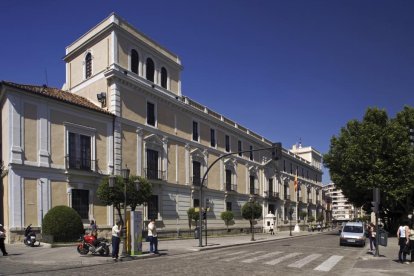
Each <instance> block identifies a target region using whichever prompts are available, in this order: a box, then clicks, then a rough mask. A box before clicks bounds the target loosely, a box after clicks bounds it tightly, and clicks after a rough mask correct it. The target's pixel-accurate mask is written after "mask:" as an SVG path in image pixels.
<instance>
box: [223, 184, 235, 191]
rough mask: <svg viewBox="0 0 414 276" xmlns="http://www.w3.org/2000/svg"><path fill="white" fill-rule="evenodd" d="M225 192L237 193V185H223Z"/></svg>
mask: <svg viewBox="0 0 414 276" xmlns="http://www.w3.org/2000/svg"><path fill="white" fill-rule="evenodd" d="M224 185H225V186H226V191H227V192H237V185H236V184H231V183H224Z"/></svg>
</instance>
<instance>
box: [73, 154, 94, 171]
mask: <svg viewBox="0 0 414 276" xmlns="http://www.w3.org/2000/svg"><path fill="white" fill-rule="evenodd" d="M95 167H96V161H95V160H91V159H90V158H89V159H88V158H80V157H76V156H71V155H67V156H66V168H67V169H70V170H73V169H74V170H83V171H94V169H95Z"/></svg>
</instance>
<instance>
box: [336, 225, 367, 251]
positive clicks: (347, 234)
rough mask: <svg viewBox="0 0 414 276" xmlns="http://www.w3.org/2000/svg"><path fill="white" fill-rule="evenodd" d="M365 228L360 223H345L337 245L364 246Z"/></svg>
mask: <svg viewBox="0 0 414 276" xmlns="http://www.w3.org/2000/svg"><path fill="white" fill-rule="evenodd" d="M365 239H366V236H365V226H364V223H362V222H347V223H346V224H345V225H344V226H343V227H342V231H341V235H340V237H339V245H340V246H342V245H350V244H351V245H359V246H365Z"/></svg>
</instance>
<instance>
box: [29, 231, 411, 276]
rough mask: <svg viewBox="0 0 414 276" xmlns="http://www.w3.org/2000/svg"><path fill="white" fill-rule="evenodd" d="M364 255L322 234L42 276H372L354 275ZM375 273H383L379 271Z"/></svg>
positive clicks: (48, 273) (103, 265) (69, 270)
mask: <svg viewBox="0 0 414 276" xmlns="http://www.w3.org/2000/svg"><path fill="white" fill-rule="evenodd" d="M363 258H367V249H366V248H361V247H340V246H339V244H338V236H337V235H331V234H322V235H312V236H304V237H297V238H294V239H285V240H274V241H270V242H266V243H260V244H247V245H243V246H237V247H229V248H223V249H214V250H208V251H201V252H191V253H184V252H183V253H181V254H178V253H177V254H171V255H164V256H161V257H159V258H151V259H143V260H136V261H130V262H118V263H112V264H101V265H98V266H89V267H81V268H75V269H65V270H56V271H48V272H43V273H42V275H61V276H64V275H86V274H95V273H97V271H99V275H136V274H137V275H295V276H296V275H307V276H311V275H353V276H355V275H367V274H366V271H364V269H363V268H357V270H358V273H356V274H355V273H354V272H356V270H354V267H355V266H356V265H357V264H360V262H363V261H367V260H364V259H363ZM361 269H362V270H361ZM413 269H414V266H413ZM394 272H395V271H394ZM29 275H30V274H29ZM33 275H34V274H33ZM372 275H379V274H378V273H377V272H376V273H375V274H372ZM382 275H396V274H394V273H392V274H382ZM398 275H410V274H401V273H399V274H398Z"/></svg>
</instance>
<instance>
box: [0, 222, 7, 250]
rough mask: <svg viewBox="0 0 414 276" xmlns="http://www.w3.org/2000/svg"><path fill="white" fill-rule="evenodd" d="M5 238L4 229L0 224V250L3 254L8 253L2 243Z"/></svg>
mask: <svg viewBox="0 0 414 276" xmlns="http://www.w3.org/2000/svg"><path fill="white" fill-rule="evenodd" d="M5 239H6V230H4V227H3V225H2V224H0V250H1V252H2V253H3V256H7V255H9V254H8V253H7V251H6V246H5V244H4V240H5Z"/></svg>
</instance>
